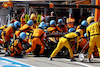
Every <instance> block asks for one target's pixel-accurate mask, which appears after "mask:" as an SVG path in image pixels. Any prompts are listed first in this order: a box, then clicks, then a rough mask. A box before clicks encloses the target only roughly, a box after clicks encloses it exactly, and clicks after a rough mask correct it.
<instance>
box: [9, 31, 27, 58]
mask: <svg viewBox="0 0 100 67" xmlns="http://www.w3.org/2000/svg"><path fill="white" fill-rule="evenodd" d="M25 38H26V33H25V32H21V33H20V35H19V38H17V39H16V40H15V41H14V43H12V45H11V46H10V56H12V57H14V56H22V53H23V52H22V51H23V50H24V48H23V47H22V42H24V39H25Z"/></svg>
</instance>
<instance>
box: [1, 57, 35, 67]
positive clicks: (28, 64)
mask: <svg viewBox="0 0 100 67" xmlns="http://www.w3.org/2000/svg"><path fill="white" fill-rule="evenodd" d="M1 58H5V59H8V60H11V61H14V62H18V63H21V64H25V65H28V66H31V67H36V66H32V65H29V64H26V63H23V62H20V61H16V60H13V59H9V58H6V57H1Z"/></svg>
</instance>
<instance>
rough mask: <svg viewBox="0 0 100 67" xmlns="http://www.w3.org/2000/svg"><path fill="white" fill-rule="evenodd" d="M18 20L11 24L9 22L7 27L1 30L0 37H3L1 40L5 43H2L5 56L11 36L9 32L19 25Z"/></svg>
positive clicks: (11, 32)
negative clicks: (0, 35) (0, 34)
mask: <svg viewBox="0 0 100 67" xmlns="http://www.w3.org/2000/svg"><path fill="white" fill-rule="evenodd" d="M20 25H21V24H20V22H19V21H16V22H15V23H14V25H13V24H11V25H10V26H9V27H7V28H6V29H5V30H4V31H3V32H2V39H3V42H4V43H5V44H4V49H5V50H6V53H5V56H6V54H7V53H8V51H7V50H8V46H9V44H10V43H9V42H10V38H11V34H13V33H14V32H15V31H16V30H17V28H19V27H20Z"/></svg>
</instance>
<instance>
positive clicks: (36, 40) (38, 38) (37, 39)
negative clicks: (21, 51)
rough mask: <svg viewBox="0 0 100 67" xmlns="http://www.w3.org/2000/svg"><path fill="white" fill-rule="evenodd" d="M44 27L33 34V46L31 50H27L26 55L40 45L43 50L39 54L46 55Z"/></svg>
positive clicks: (39, 27)
mask: <svg viewBox="0 0 100 67" xmlns="http://www.w3.org/2000/svg"><path fill="white" fill-rule="evenodd" d="M43 29H44V27H43V26H42V25H39V26H38V28H37V29H34V30H33V31H34V32H33V34H32V36H31V39H32V45H31V47H30V48H29V49H27V50H26V51H25V53H29V52H31V51H33V50H35V48H36V45H37V44H38V45H40V46H41V50H40V52H39V54H43V53H44V48H45V43H44V40H43V39H44V31H43Z"/></svg>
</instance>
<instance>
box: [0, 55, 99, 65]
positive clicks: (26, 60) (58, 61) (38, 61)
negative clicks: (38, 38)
mask: <svg viewBox="0 0 100 67" xmlns="http://www.w3.org/2000/svg"><path fill="white" fill-rule="evenodd" d="M0 58H5V59H7V60H11V61H14V62H18V63H21V64H26V65H29V66H26V67H66V66H67V67H100V58H94V59H93V61H92V63H89V62H87V59H86V58H85V60H84V62H81V61H80V60H79V59H78V58H75V59H76V60H77V61H76V62H71V61H70V59H66V58H54V59H53V61H49V58H48V57H34V56H33V55H25V56H24V57H23V58H15V57H4V54H0ZM1 67H2V66H1ZM15 67H16V66H15Z"/></svg>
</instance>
